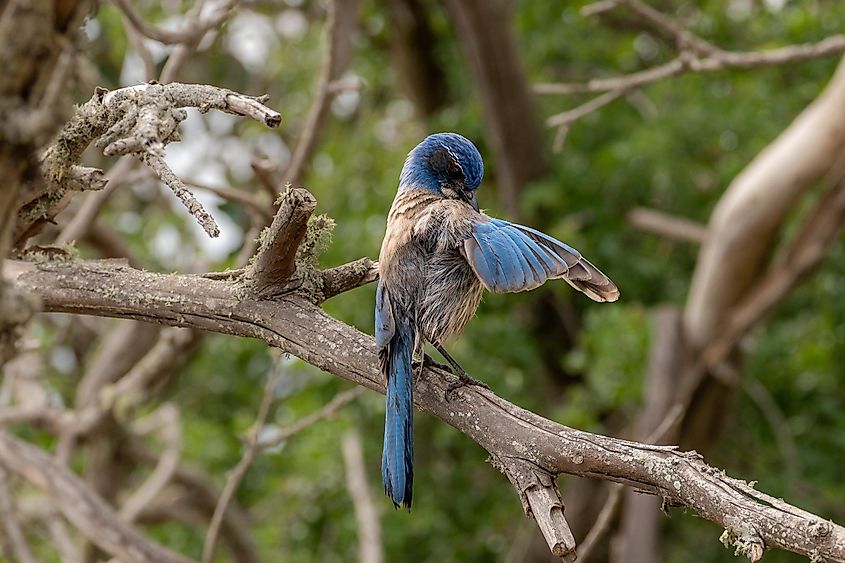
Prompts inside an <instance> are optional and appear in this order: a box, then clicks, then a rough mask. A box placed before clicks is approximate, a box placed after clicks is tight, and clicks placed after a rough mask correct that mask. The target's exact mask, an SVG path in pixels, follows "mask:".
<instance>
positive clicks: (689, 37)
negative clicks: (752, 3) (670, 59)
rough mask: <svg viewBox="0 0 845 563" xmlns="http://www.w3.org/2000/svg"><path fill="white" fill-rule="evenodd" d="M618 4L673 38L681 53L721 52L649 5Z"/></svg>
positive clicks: (634, 1) (623, 1)
mask: <svg viewBox="0 0 845 563" xmlns="http://www.w3.org/2000/svg"><path fill="white" fill-rule="evenodd" d="M618 4H621V5H623V6H627V7H628V8H629V9H630V10H631V11H632V12H635V13H636V14H638V15H640V16H641V17H642V18H643V19H645V20H646V21H647V22H648V23H650V24H651V25H652V26H654V27H655V28H656V29H658V30H659V31H661V32H662V33H664V34H666V35H668V36H669V37H671V38H672V39H673V40H674V41H675V43H676V44H677V45H678V49H679V50H681V51H686V50H688V49H691V50H693V51H696V52H698V53H700V54H706V55H709V54H714V53H719V52H720V50H719V48H718V47H716V46H714V45H713V44H712V43H710V42H709V41H705V40H704V39H702V38H701V37H699V36H698V35H696V34H694V33H692V32H691V31H689V30H688V29H686V28H685V27H684V26H682V25H681V24H679V23H678V22H676V21H675V20H674V19H672V18H670V17H669V16H667V15H666V14H664V13H662V12H660V11H658V10H655V9H654V8H652V7H651V6H649V5H648V4H645V3H643V2H640V1H639V0H621V1H620V2H619V3H618ZM618 4H617V5H618Z"/></svg>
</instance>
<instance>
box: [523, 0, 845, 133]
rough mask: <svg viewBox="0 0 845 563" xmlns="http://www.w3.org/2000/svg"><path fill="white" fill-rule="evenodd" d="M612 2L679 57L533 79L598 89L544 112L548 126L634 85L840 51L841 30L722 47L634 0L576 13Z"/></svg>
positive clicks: (572, 90) (557, 87) (844, 43)
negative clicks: (755, 47)
mask: <svg viewBox="0 0 845 563" xmlns="http://www.w3.org/2000/svg"><path fill="white" fill-rule="evenodd" d="M617 6H627V7H628V8H629V9H631V10H632V11H633V12H635V13H637V14H638V15H639V16H641V17H642V18H643V19H644V20H645V21H646V22H647V23H648V24H649V25H650V26H652V27H654V28H655V29H656V30H657V31H659V32H660V33H662V34H664V35H668V36H669V37H671V38H672V39H673V40H674V41H675V43H676V44H677V46H678V49H679V52H680V54H679V56H678V57H677V58H675V59H674V60H672V61H669V62H668V63H665V64H662V65H659V66H655V67H652V68H649V69H646V70H642V71H639V72H635V73H632V74H628V75H624V76H619V77H615V78H597V79H593V80H590V81H588V82H585V83H541V84H536V85H535V86H534V92H536V93H538V94H587V93H601V94H602V95H600V96H598V97H596V98H593V99H592V100H590V101H588V102H586V103H584V104H582V105H580V106H577V107H575V108H574V109H571V110H568V111H565V112H562V113H559V114H557V115H554V116H552V117H549V118H548V119H547V120H546V125H548V126H549V127H561V128H562V127H565V126H567V125H570V124H571V123H573V122H574V121H577V120H578V119H581V118H582V117H584V116H586V115H588V114H590V113H592V112H594V111H596V110H598V109H600V108H602V107H604V106H606V105H607V104H609V103H611V102H613V101H614V100H617V99H619V98H621V97H622V96H624V95H626V94H628V93H630V92H632V91H633V90H635V89H637V88H640V87H642V86H645V85H647V84H651V83H653V82H656V81H658V80H663V79H666V78H670V77H675V76H679V75H681V74H684V73H687V72H695V73H701V72H715V71H718V70H723V69H752V68H760V67H766V66H775V65H784V64H789V63H796V62H801V61H806V60H812V59H817V58H822V57H827V56H831V55H837V54H841V53H843V52H845V36H843V35H834V36H831V37H828V38H826V39H823V40H822V41H819V42H817V43H807V44H800V45H789V46H786V47H781V48H778V49H770V50H765V51H725V50H723V49H720V48H719V47H717V46H715V45H713V44H712V43H710V42H708V41H706V40H705V39H702V38H701V37H699V36H698V35H696V34H695V33H693V32H691V31H689V30H688V29H686V28H684V27H683V26H682V25H681V24H679V23H678V22H676V21H675V20H673V19H672V18H670V17H669V16H667V15H665V14H663V13H661V12H660V11H658V10H655V9H654V8H652V7H651V6H649V5H648V4H645V3H643V2H641V1H640V0H606V1H603V2H597V3H595V4H591V5H589V6H586V7H584V8H583V9H582V14H584V15H595V14H599V13H603V12H606V11H608V10H611V9H613V8H615V7H617Z"/></svg>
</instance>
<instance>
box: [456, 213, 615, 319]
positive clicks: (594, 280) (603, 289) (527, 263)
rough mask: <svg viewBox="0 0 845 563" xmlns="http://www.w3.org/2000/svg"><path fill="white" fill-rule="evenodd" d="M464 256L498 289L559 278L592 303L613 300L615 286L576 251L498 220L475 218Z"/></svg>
mask: <svg viewBox="0 0 845 563" xmlns="http://www.w3.org/2000/svg"><path fill="white" fill-rule="evenodd" d="M463 254H464V256H465V257H466V259H467V262H469V264H470V266H472V269H473V271H475V273H476V275H477V276H478V278H479V279H480V280H481V281H482V283H484V285H485V286H486V287H487V289H489V290H490V291H494V292H497V293H504V292H511V291H526V290H529V289H534V288H535V287H538V286H539V285H541V284H542V283H543V282H545V281H546V280H548V279H556V278H563V279H565V280H566V281H567V282H568V283H569V285H571V286H572V287H574V288H575V289H577V290H578V291H581V292H583V293H584V294H586V295H587V296H588V297H589V298H590V299H592V300H594V301H600V302H602V301H616V300H617V299H618V298H619V290H618V289H617V288H616V286H615V285H614V284H613V282H612V281H610V279H609V278H608V277H607V276H605V275H604V274H603V273H601V271H599V269H598V268H596V267H595V266H593V265H592V264H590V262H588V261H587V260H586V259H585V258H584V257H582V256H581V254H580V253H579V252H578V251H577V250H575V249H574V248H572V247H571V246H568V245H566V244H564V243H562V242H560V241H559V240H557V239H554V238H552V237H550V236H549V235H546V234H544V233H541V232H540V231H537V230H535V229H532V228H530V227H525V226H523V225H517V224H514V223H509V222H507V221H503V220H501V219H490V220H489V221H479V222H477V223H474V224H473V226H472V236H471V237H469V238H468V239H466V240H465V241H464V246H463Z"/></svg>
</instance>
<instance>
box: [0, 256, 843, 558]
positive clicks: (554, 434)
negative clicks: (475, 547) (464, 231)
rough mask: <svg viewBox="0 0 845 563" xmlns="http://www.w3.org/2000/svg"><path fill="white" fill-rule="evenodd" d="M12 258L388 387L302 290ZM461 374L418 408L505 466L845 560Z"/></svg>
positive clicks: (736, 497)
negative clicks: (249, 291)
mask: <svg viewBox="0 0 845 563" xmlns="http://www.w3.org/2000/svg"><path fill="white" fill-rule="evenodd" d="M6 266H7V267H6V272H7V274H6V275H7V276H9V281H11V282H13V283H14V284H15V285H16V287H18V288H20V289H23V290H27V291H31V292H33V293H35V294H37V295H38V296H39V297H40V298H41V300H42V301H43V303H44V307H45V309H46V310H47V311H61V312H70V313H81V314H95V315H100V316H114V317H125V318H134V319H138V320H146V321H150V322H156V323H161V324H168V325H175V326H189V327H193V328H198V329H202V330H211V331H215V332H221V333H225V334H232V335H237V336H245V337H252V338H259V339H261V340H264V341H265V342H267V343H268V344H270V345H272V346H277V347H279V348H281V349H282V350H284V351H286V352H289V353H291V354H294V355H296V356H298V357H300V358H302V359H303V360H305V361H307V362H309V363H311V364H313V365H315V366H317V367H319V368H321V369H324V370H326V371H328V372H330V373H333V374H335V375H338V376H340V377H343V378H346V379H349V380H350V381H353V382H355V383H357V384H359V385H363V386H365V387H367V388H369V389H373V390H376V391H379V392H384V382H383V381H382V378H381V375H380V371H379V370H378V366H377V359H376V349H375V344H374V342H373V340H372V338H371V337H369V336H367V335H365V334H363V333H361V332H359V331H357V330H355V329H354V328H352V327H349V326H347V325H345V324H343V323H341V322H340V321H337V320H335V319H333V318H332V317H330V316H328V315H327V314H326V313H324V312H323V311H322V310H321V309H319V308H318V307H316V306H315V305H313V304H312V303H311V302H310V301H308V300H307V299H305V298H303V297H300V296H298V295H295V294H289V295H286V296H284V297H282V298H280V299H277V300H273V301H269V300H258V299H253V298H249V297H246V298H245V297H244V296H243V292H242V291H241V290H240V287H239V285H238V284H237V283H235V282H232V281H225V280H212V279H207V278H204V277H202V276H193V275H175V274H171V275H164V274H153V273H149V272H143V271H139V270H135V269H133V268H130V267H128V266H125V265H121V264H115V263H114V262H108V261H94V262H77V263H46V264H31V263H22V262H7V264H6ZM453 379H454V377H453V376H452V375H451V374H448V373H447V372H444V371H441V370H439V369H437V368H429V369H426V371H425V372H424V374H423V376H422V378H421V379H420V381H419V385H418V386H417V390H416V392H415V400H416V405H417V406H418V407H419V408H420V409H422V410H424V411H426V412H429V413H431V414H433V415H435V416H437V417H438V418H440V419H441V420H443V421H445V422H447V423H448V424H450V425H452V426H454V427H455V428H457V429H458V430H460V431H461V432H463V433H465V434H466V435H467V436H469V437H470V438H472V439H473V440H475V441H476V442H478V443H479V444H480V445H481V446H482V447H484V448H485V449H486V450H487V451H488V452H490V454H491V455H492V456H493V458H494V459H495V460H496V462H497V463H499V464H502V463H511V462H513V463H518V464H528V466H530V467H533V468H537V471H539V472H540V473H541V474H542V473H545V474H548V475H556V474H559V473H568V474H572V475H578V476H582V477H592V478H599V479H605V480H609V481H614V482H620V483H624V484H628V485H631V486H633V487H635V488H637V489H640V490H643V491H645V492H649V493H653V494H658V495H660V496H662V497H664V498H665V499H666V501H667V502H668V503H669V504H670V505H679V506H687V507H689V508H691V509H692V510H694V511H696V512H697V513H698V514H700V515H701V516H702V517H704V518H706V519H708V520H711V521H713V522H716V523H718V524H719V525H721V526H724V527H725V528H726V529H727V530H728V531H729V532H730V533H729V534H728V536H729V537H730V538H735V542H734V543H736V544H737V545H739V546H745V547H746V548H747V552H748V553H750V554H751V555H755V554H756V549H757V547H756V546H760V545H765V546H766V547H768V548H781V549H786V550H789V551H793V552H796V553H800V554H803V555H805V556H811V555H813V554H815V555H816V556H817V557H824V558H825V559H827V560H829V561H840V562H845V528H842V527H841V526H838V525H836V524H833V523H831V522H828V521H825V520H823V519H821V518H818V517H817V516H814V515H812V514H810V513H808V512H805V511H802V510H800V509H798V508H796V507H793V506H791V505H789V504H787V503H786V502H784V501H781V500H779V499H775V498H773V497H770V496H768V495H766V494H764V493H761V492H759V491H757V490H755V489H754V488H753V487H752V486H751V485H749V484H748V483H746V482H744V481H740V480H737V479H733V478H730V477H728V476H726V475H725V474H724V473H723V472H721V471H719V470H717V469H715V468H712V467H710V466H708V465H707V464H705V463H704V462H703V461H702V459H701V457H700V456H698V455H697V454H695V453H694V452H679V451H677V450H676V449H675V448H673V447H669V446H650V445H646V444H639V443H636V442H629V441H626V440H620V439H616V438H610V437H606V436H600V435H596V434H590V433H587V432H582V431H579V430H575V429H572V428H568V427H566V426H563V425H560V424H557V423H555V422H552V421H550V420H547V419H544V418H542V417H540V416H538V415H536V414H533V413H531V412H528V411H526V410H524V409H521V408H519V407H517V406H516V405H513V404H511V403H509V402H507V401H505V400H504V399H501V398H499V397H497V396H496V395H495V394H493V393H492V392H490V391H487V390H482V389H476V388H464V389H461V390H459V391H458V395H457V398H456V399H455V400H453V401H451V402H447V401H445V400H444V398H443V397H444V394H445V392H446V389H447V388H448V386H449V384H450V383H451V382H452V380H453ZM12 469H14V468H12ZM540 486H545V484H544V483H540ZM522 493H523V491H520V494H522ZM749 546H750V547H749Z"/></svg>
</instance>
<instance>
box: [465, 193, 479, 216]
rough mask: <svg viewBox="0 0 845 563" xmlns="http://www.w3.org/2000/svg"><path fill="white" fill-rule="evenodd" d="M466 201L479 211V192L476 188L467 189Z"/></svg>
mask: <svg viewBox="0 0 845 563" xmlns="http://www.w3.org/2000/svg"><path fill="white" fill-rule="evenodd" d="M464 201H466V202H467V203H468V204H469V206H470V207H472V208H473V209H475V210H476V211H478V192H477V191H476V190H467V191H465V192H464Z"/></svg>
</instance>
